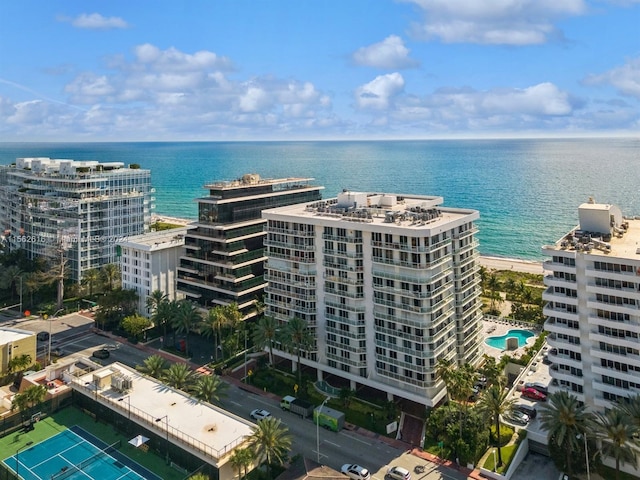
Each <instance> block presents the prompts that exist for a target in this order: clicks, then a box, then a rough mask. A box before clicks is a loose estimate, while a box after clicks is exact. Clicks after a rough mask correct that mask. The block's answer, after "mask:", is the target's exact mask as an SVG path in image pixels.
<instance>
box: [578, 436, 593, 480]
mask: <svg viewBox="0 0 640 480" xmlns="http://www.w3.org/2000/svg"><path fill="white" fill-rule="evenodd" d="M576 438H577V439H578V440H580V439H583V440H584V459H585V461H586V462H587V480H591V472H590V471H589V450H588V449H587V448H588V447H587V434H586V433H579V434H578V435H576Z"/></svg>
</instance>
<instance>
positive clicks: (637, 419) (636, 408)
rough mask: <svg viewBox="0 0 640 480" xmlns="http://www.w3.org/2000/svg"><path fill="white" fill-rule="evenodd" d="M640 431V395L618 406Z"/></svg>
mask: <svg viewBox="0 0 640 480" xmlns="http://www.w3.org/2000/svg"><path fill="white" fill-rule="evenodd" d="M617 408H620V409H621V410H622V411H623V412H624V413H625V414H626V415H627V416H628V417H629V419H631V421H632V422H633V424H634V425H635V426H636V427H638V429H640V395H632V396H630V397H628V398H626V399H625V400H624V402H621V403H619V404H618V405H617Z"/></svg>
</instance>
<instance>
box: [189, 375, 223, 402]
mask: <svg viewBox="0 0 640 480" xmlns="http://www.w3.org/2000/svg"><path fill="white" fill-rule="evenodd" d="M228 387H229V385H228V384H226V383H225V382H223V381H222V379H221V378H220V377H219V376H218V375H202V376H201V377H200V378H198V381H197V382H196V384H195V386H194V387H193V391H194V395H195V397H196V398H197V399H198V400H202V401H204V402H209V403H212V402H216V403H220V400H221V398H222V397H224V396H225V395H226V392H225V390H226V389H227V388H228Z"/></svg>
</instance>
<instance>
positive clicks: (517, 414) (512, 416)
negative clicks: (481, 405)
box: [503, 409, 529, 425]
mask: <svg viewBox="0 0 640 480" xmlns="http://www.w3.org/2000/svg"><path fill="white" fill-rule="evenodd" d="M503 418H504V419H505V420H506V421H507V422H509V423H513V424H515V425H526V424H527V423H529V415H527V414H526V413H523V412H521V411H520V410H515V409H514V410H512V411H511V412H509V413H507V414H505V415H503Z"/></svg>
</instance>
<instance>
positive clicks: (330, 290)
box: [324, 285, 364, 298]
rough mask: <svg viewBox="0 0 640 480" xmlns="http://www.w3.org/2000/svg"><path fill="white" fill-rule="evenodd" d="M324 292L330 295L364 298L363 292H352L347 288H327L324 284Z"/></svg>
mask: <svg viewBox="0 0 640 480" xmlns="http://www.w3.org/2000/svg"><path fill="white" fill-rule="evenodd" d="M324 292H325V293H328V294H330V295H336V296H338V297H348V298H364V292H353V291H349V290H339V289H337V288H328V287H327V286H326V285H325V287H324Z"/></svg>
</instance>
